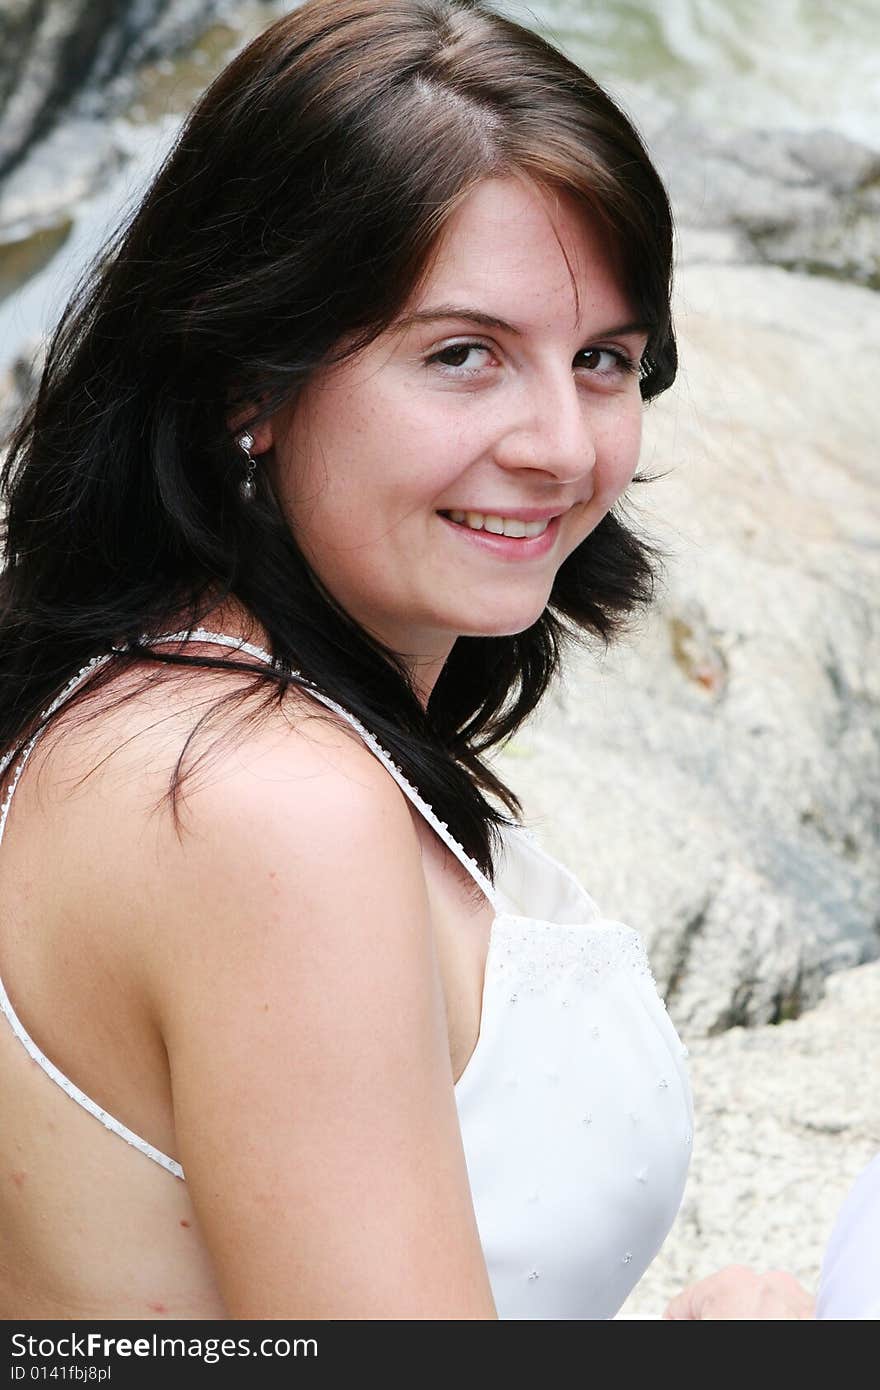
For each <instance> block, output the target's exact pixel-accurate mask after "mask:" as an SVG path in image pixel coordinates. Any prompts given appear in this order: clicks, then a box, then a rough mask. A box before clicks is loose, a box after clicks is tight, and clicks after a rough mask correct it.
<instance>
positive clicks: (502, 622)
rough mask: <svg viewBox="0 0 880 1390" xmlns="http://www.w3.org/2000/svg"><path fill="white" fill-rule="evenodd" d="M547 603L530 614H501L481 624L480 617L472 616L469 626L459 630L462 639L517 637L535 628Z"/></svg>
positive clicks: (531, 610)
mask: <svg viewBox="0 0 880 1390" xmlns="http://www.w3.org/2000/svg"><path fill="white" fill-rule="evenodd" d="M546 607H547V605H546V603H542V604H541V606H540V607H535V608H532V609H530V610H529V611H528V612H522V611H521V612H520V613H518V614H516V615H514V614H511V613H506V614H504V615H503V616H501V615H500V614H499V615H498V617H497V618H494V619H493V618H489V617H488V616H487V617H486V618H485V620H484V621H483V622H480V619H479V616H475V615H474V614H471V616H470V620H469V622H468V624H467V626H461V627H460V628H459V636H460V637H516V636H517V634H518V633H520V632H525V631H526V630H527V629H528V628H530V627H534V625H535V623H536V622H537V621H538V619H539V618H540V617H541V615H542V614H543V612H544V610H545V608H546Z"/></svg>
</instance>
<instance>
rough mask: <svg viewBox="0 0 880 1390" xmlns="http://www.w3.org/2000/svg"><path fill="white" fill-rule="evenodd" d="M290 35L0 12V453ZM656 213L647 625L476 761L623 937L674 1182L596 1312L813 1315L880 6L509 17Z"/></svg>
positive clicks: (858, 545)
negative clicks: (91, 282) (669, 258)
mask: <svg viewBox="0 0 880 1390" xmlns="http://www.w3.org/2000/svg"><path fill="white" fill-rule="evenodd" d="M295 8H296V5H295V4H291V3H278V2H277V0H272V3H268V2H265V3H248V0H240V3H229V0H0V447H2V438H3V437H4V435H5V434H6V433H8V429H9V426H10V424H11V422H12V420H13V419H14V418H15V416H16V414H17V412H18V411H19V410H20V409H21V406H22V404H23V403H24V401H25V400H26V398H27V396H28V394H29V392H30V391H31V390H32V389H33V386H34V383H35V380H36V377H37V374H38V371H39V363H40V353H41V345H42V343H43V341H44V338H45V334H46V332H47V331H48V329H49V328H50V327H51V325H52V324H53V322H54V320H55V318H56V317H57V315H58V313H59V312H60V309H61V307H62V305H63V302H64V300H65V298H66V296H67V295H68V293H69V292H70V290H71V288H72V287H73V285H74V283H75V281H76V279H77V277H78V276H79V274H80V273H81V272H82V271H83V269H84V268H85V266H86V264H87V263H88V261H89V259H90V258H91V257H92V256H93V255H94V254H95V253H96V252H97V251H98V249H99V247H100V245H101V243H102V241H103V240H104V238H105V237H106V236H107V234H108V233H109V232H110V231H111V230H112V229H113V228H114V227H115V225H116V224H117V223H118V221H119V220H120V219H121V218H123V217H124V216H125V215H126V213H127V212H129V211H131V210H133V208H134V206H135V205H136V201H137V196H138V192H139V190H141V189H142V188H143V186H144V183H145V181H146V180H147V179H148V178H149V176H150V173H151V171H152V170H153V169H155V167H156V166H157V164H158V162H159V161H160V159H161V157H162V155H163V154H164V152H165V151H166V150H167V148H168V146H169V144H170V142H171V140H172V139H173V138H174V134H175V132H176V130H177V129H178V127H179V123H180V119H181V117H182V115H183V114H184V113H185V112H186V110H187V109H188V107H189V106H190V105H191V104H192V102H193V101H194V99H195V98H196V97H197V96H198V94H199V93H200V91H201V90H202V89H203V88H204V87H205V86H206V85H207V83H208V82H209V81H210V79H211V77H212V76H213V75H214V74H215V73H216V72H217V71H218V70H219V68H220V67H222V66H223V64H224V63H225V62H226V61H227V60H228V59H229V58H230V57H231V56H232V55H233V53H234V52H235V51H236V50H237V49H238V48H239V47H240V46H241V45H242V44H243V43H245V42H247V41H248V40H249V39H250V38H251V37H253V36H254V35H255V34H256V33H258V32H259V31H260V30H261V29H263V28H264V27H265V26H266V25H267V24H268V23H269V22H270V21H271V20H272V19H273V18H275V17H277V16H278V15H280V14H282V13H286V12H288V11H289V10H291V9H295ZM496 8H499V9H503V10H504V11H506V12H507V13H509V14H510V15H511V16H512V17H514V18H516V19H517V20H519V21H520V22H521V23H525V24H528V25H530V26H532V27H534V28H537V29H540V30H541V31H542V32H544V33H545V34H546V35H547V36H548V37H549V38H550V39H551V40H552V41H554V42H556V43H557V44H558V45H559V46H561V47H562V48H564V49H565V50H566V51H567V52H568V53H569V54H571V55H572V56H573V57H574V58H575V59H576V60H577V61H579V62H580V63H581V65H582V66H583V67H585V68H586V69H587V71H589V72H590V73H591V74H592V75H593V76H595V77H596V78H597V79H598V80H599V81H600V82H602V83H603V84H604V85H606V86H607V87H608V88H609V89H610V91H611V92H612V94H613V95H614V96H615V97H616V98H617V99H618V101H619V102H620V103H621V104H622V105H623V106H624V107H625V108H626V110H627V111H628V113H629V114H630V115H631V116H632V117H633V119H634V120H635V122H636V124H637V125H638V127H639V128H640V129H641V130H642V132H643V134H644V136H645V138H646V141H647V143H648V146H649V148H650V150H651V151H652V153H653V154H654V156H655V158H656V160H657V162H658V164H659V166H660V168H661V171H662V173H663V175H664V177H665V179H666V182H667V185H668V187H669V189H670V193H671V195H672V199H673V204H674V207H675V210H676V216H677V223H678V245H677V282H676V308H677V324H678V330H679V335H680V345H681V357H682V369H681V374H680V378H679V381H678V382H677V383H676V386H675V387H674V388H673V390H672V391H671V392H669V393H668V394H667V395H666V396H664V397H662V398H661V399H660V400H659V401H658V402H656V403H654V404H653V405H652V406H651V407H650V408H649V409H648V411H647V412H646V435H645V447H644V453H643V470H642V471H643V472H646V473H648V474H650V475H652V476H653V477H654V479H655V480H654V481H653V482H651V483H650V484H649V485H646V486H644V487H639V488H635V489H633V496H632V498H631V499H630V500H629V501H628V502H627V510H628V514H629V516H630V519H631V520H633V521H634V522H636V523H637V524H638V525H639V526H641V527H642V529H643V530H644V531H645V532H646V533H647V534H648V535H649V536H650V537H652V538H653V539H654V540H655V542H657V543H658V544H659V545H660V546H661V547H662V548H663V550H664V552H665V555H666V564H665V574H664V582H663V585H662V588H661V591H660V593H659V594H658V601H657V603H656V605H655V607H654V610H653V612H652V614H651V615H650V617H648V618H647V619H645V620H643V621H642V623H641V624H640V625H639V627H638V629H636V630H633V631H632V632H631V633H630V634H629V636H628V637H627V638H626V639H624V640H623V641H622V642H621V643H620V644H619V645H618V646H617V647H615V648H614V649H612V650H611V651H609V652H608V653H602V652H595V651H594V652H592V653H581V654H578V655H577V656H576V657H575V658H573V659H572V661H571V662H570V663H569V666H568V669H567V671H566V675H565V678H564V680H563V681H562V682H561V683H560V685H559V686H558V687H557V688H556V690H555V691H554V692H553V694H552V696H550V697H548V699H547V700H546V701H545V705H544V707H543V708H542V710H541V711H540V712H539V714H538V716H537V717H536V718H535V720H534V721H533V722H532V723H531V724H530V725H529V726H528V728H527V729H524V730H522V731H521V732H520V734H518V735H517V737H516V738H515V740H514V741H513V742H512V743H511V744H510V745H509V746H508V747H507V748H506V749H505V750H504V751H503V752H502V753H500V754H499V755H498V759H497V760H498V763H499V765H500V766H501V768H502V770H503V772H504V774H505V776H506V777H507V779H508V781H509V782H510V783H511V784H512V785H513V787H514V788H515V789H516V790H517V792H518V793H519V794H520V795H521V797H522V800H523V804H524V810H525V813H526V818H527V820H528V822H529V823H530V824H531V825H532V826H533V828H534V829H535V830H536V832H537V833H538V834H539V835H540V836H541V838H542V839H544V841H545V842H546V843H547V844H548V846H549V847H550V848H552V849H554V850H555V851H556V852H558V853H560V854H561V855H562V856H563V857H564V858H565V860H566V861H567V862H568V863H569V864H571V865H572V867H573V868H574V869H575V870H576V871H577V872H578V874H579V876H580V877H581V878H582V879H583V881H584V882H585V884H586V886H587V887H588V888H589V890H590V891H591V892H592V893H593V894H594V896H596V897H597V898H598V899H599V901H600V902H601V903H602V905H603V908H604V910H605V911H606V913H607V914H608V915H609V916H613V917H620V918H623V919H624V920H626V921H628V922H630V923H631V924H632V925H633V926H636V927H637V928H639V930H640V931H642V932H643V934H644V936H645V938H646V940H647V943H648V946H649V950H650V953H651V958H652V963H653V967H654V971H655V974H656V977H657V982H658V985H659V987H660V989H661V991H662V992H663V993H664V994H665V997H666V999H667V1002H668V1007H669V1011H670V1013H671V1015H672V1017H673V1019H674V1021H675V1023H676V1025H677V1026H678V1028H679V1031H680V1032H681V1034H682V1036H683V1037H684V1039H685V1041H686V1042H687V1043H688V1045H689V1047H690V1050H691V1059H692V1068H693V1080H694V1088H695V1098H696V1106H697V1123H696V1135H695V1145H694V1161H693V1170H692V1177H691V1181H690V1184H689V1187H688V1191H687V1194H686V1196H685V1202H684V1206H683V1208H682V1213H681V1217H680V1219H679V1222H678V1225H677V1227H676V1229H675V1231H674V1233H673V1235H672V1237H671V1238H670V1240H669V1242H668V1243H667V1245H666V1247H665V1248H664V1251H663V1253H662V1254H661V1256H660V1258H659V1259H658V1260H657V1262H656V1263H655V1264H654V1266H652V1268H651V1269H650V1270H649V1272H648V1274H647V1275H646V1277H645V1279H644V1280H643V1281H642V1283H641V1284H640V1286H639V1288H638V1289H637V1290H636V1292H635V1293H634V1295H633V1297H632V1299H631V1300H630V1303H629V1304H628V1307H627V1311H628V1312H629V1313H631V1314H632V1315H634V1316H639V1315H643V1316H649V1315H653V1314H656V1313H659V1312H660V1311H662V1307H663V1304H664V1301H665V1299H666V1298H667V1297H668V1296H670V1295H671V1294H673V1293H675V1292H677V1291H678V1289H679V1288H680V1287H681V1286H682V1285H683V1284H684V1283H685V1282H687V1281H688V1280H690V1279H691V1278H695V1277H698V1276H700V1275H703V1274H706V1273H709V1272H711V1271H712V1270H713V1269H715V1268H718V1267H719V1266H720V1265H722V1264H724V1263H728V1262H730V1261H734V1260H735V1261H737V1262H746V1263H754V1264H756V1265H758V1266H763V1267H768V1266H771V1265H772V1266H782V1267H786V1268H789V1269H791V1270H792V1271H793V1272H794V1273H796V1274H797V1275H798V1276H799V1277H800V1278H801V1279H803V1280H804V1281H805V1282H806V1283H807V1284H808V1285H815V1282H816V1278H817V1274H818V1268H819V1260H820V1256H821V1250H822V1246H823V1244H824V1241H825V1240H826V1238H827V1235H828V1232H829V1230H830V1226H831V1223H832V1221H833V1217H834V1213H835V1211H836V1208H837V1206H838V1204H839V1202H840V1201H841V1199H842V1197H843V1194H844V1192H845V1190H846V1187H847V1186H848V1184H849V1182H850V1181H851V1180H852V1178H853V1177H854V1176H855V1174H856V1172H857V1171H858V1170H859V1168H860V1167H861V1166H862V1164H863V1163H865V1162H866V1161H867V1160H868V1158H869V1157H870V1156H871V1155H872V1154H873V1153H874V1152H875V1151H876V1150H877V1149H878V1148H880V1094H878V1089H877V1087H876V1085H875V1084H874V1083H873V1064H874V1062H875V1059H876V1057H877V1055H878V1051H880V962H878V957H880V853H878V851H880V722H878V717H877V716H878V705H880V613H878V609H880V583H878V578H880V507H878V493H880V451H878V439H880V392H878V389H877V382H878V379H880V313H878V303H880V301H878V290H880V0H837V3H835V4H834V5H833V6H832V5H831V4H830V3H823V0H777V3H775V4H774V5H773V6H767V5H765V4H763V3H760V2H759V0H637V2H636V3H629V0H602V3H601V4H600V3H598V0H547V3H538V2H537V0H536V2H535V3H533V4H532V5H525V4H520V3H518V0H507V3H504V4H498V5H497V6H496Z"/></svg>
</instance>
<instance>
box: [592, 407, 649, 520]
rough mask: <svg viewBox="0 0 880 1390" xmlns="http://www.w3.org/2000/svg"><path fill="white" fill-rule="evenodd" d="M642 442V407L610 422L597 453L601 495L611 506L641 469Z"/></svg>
mask: <svg viewBox="0 0 880 1390" xmlns="http://www.w3.org/2000/svg"><path fill="white" fill-rule="evenodd" d="M641 443H642V406H641V401H639V403H638V409H637V410H636V409H632V410H628V411H626V412H623V413H621V414H620V415H618V416H617V417H616V419H615V420H613V421H609V428H608V430H607V431H606V432H605V434H604V436H603V441H602V447H601V449H598V450H597V474H598V477H597V482H598V484H599V492H600V495H601V496H602V498H603V499H606V500H607V505H608V507H611V506H612V505H613V504H614V502H616V500H617V498H618V497H619V496H620V494H621V493H622V492H623V491H624V489H625V488H626V487H628V486H629V484H630V482H631V481H632V477H633V474H634V473H635V471H636V468H637V467H638V462H639V450H640V448H641Z"/></svg>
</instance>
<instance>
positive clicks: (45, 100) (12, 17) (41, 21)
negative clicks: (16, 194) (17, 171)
mask: <svg viewBox="0 0 880 1390" xmlns="http://www.w3.org/2000/svg"><path fill="white" fill-rule="evenodd" d="M224 3H225V4H226V5H229V4H230V0H127V3H126V4H124V5H120V4H119V3H118V0H5V3H4V6H3V11H4V12H3V14H2V16H0V112H2V115H0V178H2V177H3V176H4V175H6V174H7V173H8V172H9V171H10V170H11V169H13V168H14V167H15V166H16V165H17V164H18V163H19V162H20V161H21V159H22V158H23V157H24V155H25V154H26V153H27V152H28V151H29V150H30V149H31V148H32V147H33V146H34V145H35V144H36V143H37V142H38V141H39V140H41V139H42V138H43V137H44V136H46V135H47V134H48V133H49V131H51V130H52V128H53V127H54V125H55V123H56V122H57V120H58V119H59V117H60V116H62V115H66V114H73V115H77V114H79V115H82V114H88V115H89V116H91V117H93V118H96V117H97V118H101V117H103V116H105V115H106V114H107V113H108V112H112V111H113V110H115V109H116V108H117V106H118V96H119V93H118V91H117V89H116V86H115V84H116V83H117V82H118V80H119V79H120V77H122V76H124V75H125V74H126V73H130V72H131V71H132V70H133V69H134V67H135V66H136V65H137V64H138V63H142V62H145V61H148V60H151V59H155V58H158V57H161V56H163V55H167V54H168V53H170V52H174V51H176V50H177V49H178V48H179V47H180V46H181V45H184V44H186V43H189V42H192V41H193V40H194V39H195V38H196V37H197V36H198V34H199V32H200V30H201V29H202V28H204V27H205V26H206V25H207V24H208V23H209V22H210V20H211V19H212V18H213V17H214V16H215V15H216V14H217V13H218V12H219V11H220V10H221V9H222V8H223V6H224ZM96 133H97V132H96Z"/></svg>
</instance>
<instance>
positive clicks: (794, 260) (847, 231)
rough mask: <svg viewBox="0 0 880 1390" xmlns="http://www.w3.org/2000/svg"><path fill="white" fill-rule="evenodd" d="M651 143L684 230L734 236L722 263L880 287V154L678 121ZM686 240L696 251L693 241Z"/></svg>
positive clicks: (843, 144)
mask: <svg viewBox="0 0 880 1390" xmlns="http://www.w3.org/2000/svg"><path fill="white" fill-rule="evenodd" d="M650 147H651V150H652V153H653V154H654V155H655V157H656V158H657V160H658V163H659V164H660V167H661V169H662V171H663V174H664V177H665V179H666V183H667V185H668V188H669V191H670V195H671V197H672V201H673V205H674V207H675V209H676V215H677V219H678V222H679V225H680V226H681V227H682V228H684V229H685V230H686V231H687V230H690V229H692V228H693V229H698V230H700V231H701V232H704V233H706V232H715V233H718V232H721V233H727V234H728V235H730V234H732V236H733V240H734V244H735V248H736V249H735V252H734V254H733V255H731V254H729V253H727V254H724V255H723V257H721V258H722V259H725V260H730V259H737V260H740V261H743V260H745V261H760V262H770V263H772V264H775V265H782V266H785V267H789V268H793V269H800V270H806V271H809V272H811V273H815V274H823V275H831V276H835V277H838V278H842V279H850V280H855V281H856V282H858V283H860V284H865V285H869V286H872V287H874V288H875V289H876V288H880V152H878V151H877V150H872V149H869V148H868V147H866V146H864V145H860V144H858V143H857V142H856V141H854V140H850V139H848V138H847V137H845V136H843V135H839V134H837V133H835V132H833V131H822V130H819V131H808V132H804V131H736V132H727V133H724V134H719V133H716V132H713V131H709V130H703V129H701V128H698V127H695V126H692V125H689V124H686V123H683V122H679V121H671V122H668V123H667V124H666V125H665V126H664V127H662V128H661V129H658V130H657V131H656V132H654V134H653V136H652V138H651V140H650ZM685 244H686V245H688V246H690V248H691V250H692V251H694V252H696V253H697V254H698V255H699V254H700V251H699V248H698V244H697V242H696V240H695V239H692V238H691V239H688V238H685ZM708 249H709V251H710V254H711V258H712V259H718V258H719V257H718V255H717V250H716V248H714V247H712V246H711V244H710V245H709V247H708ZM713 253H714V254H713Z"/></svg>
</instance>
